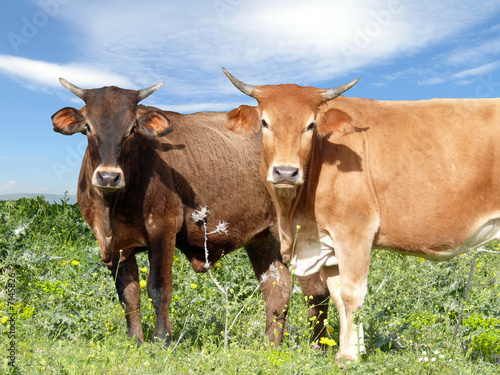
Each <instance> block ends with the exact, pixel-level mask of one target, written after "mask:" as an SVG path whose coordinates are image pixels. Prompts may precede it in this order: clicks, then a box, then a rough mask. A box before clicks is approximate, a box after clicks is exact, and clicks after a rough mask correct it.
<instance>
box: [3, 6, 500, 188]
mask: <svg viewBox="0 0 500 375" xmlns="http://www.w3.org/2000/svg"><path fill="white" fill-rule="evenodd" d="M499 16H500V2H499V1H498V0H492V1H481V0H473V1H468V0H462V1H459V0H456V1H438V0H421V1H403V0H381V1H379V0H350V1H334V0H321V1H319V0H310V1H300V0H286V1H284V0H277V1H269V0H268V1H265V0H253V1H244V0H210V1H201V0H198V1H190V0H184V1H178V2H174V1H161V0H141V1H132V0H120V1H119V0H110V1H103V0H86V1H79V0H4V1H2V3H1V5H0V130H1V136H0V194H11V193H40V194H43V193H47V194H49V193H55V194H61V193H64V192H65V191H68V192H69V193H70V194H75V193H76V185H77V178H78V172H79V169H80V162H81V158H82V156H83V152H84V149H85V147H86V138H85V136H83V135H81V134H75V135H74V136H71V137H68V136H63V135H60V134H57V133H54V132H53V131H52V124H51V121H50V116H51V115H52V114H53V113H55V112H56V111H58V110H59V109H60V108H63V107H66V106H73V107H76V108H80V107H82V106H83V102H82V101H81V100H80V99H78V98H76V97H75V96H74V95H72V94H71V93H70V92H69V91H67V90H66V89H64V88H63V87H62V86H61V85H60V84H59V81H58V78H59V77H64V78H66V79H67V80H69V81H70V82H72V83H74V84H76V85H78V86H80V87H83V88H94V87H101V86H105V85H116V86H120V87H123V88H133V89H140V88H143V87H145V86H149V85H152V84H155V83H157V82H159V81H164V82H165V85H164V86H163V87H162V88H161V89H160V90H158V91H157V92H156V93H155V94H153V95H152V96H150V97H149V98H148V99H146V100H145V101H144V103H145V104H149V105H155V106H158V107H160V108H162V109H167V110H176V111H179V112H182V113H190V112H196V111H203V110H217V111H219V110H221V111H222V110H230V109H232V108H234V107H236V106H238V105H240V104H243V103H245V104H255V101H253V99H251V98H248V97H246V96H245V95H243V94H241V93H240V92H238V91H237V90H236V89H235V88H234V87H233V86H232V84H231V83H230V82H229V81H228V80H227V78H226V77H225V76H224V74H223V73H222V71H221V67H223V66H224V67H226V68H227V69H228V70H229V71H230V72H231V73H232V74H233V75H235V76H236V77H238V78H239V79H241V80H242V81H245V82H247V83H250V84H253V85H259V84H277V83H297V84H301V85H306V86H316V87H324V88H327V87H332V86H337V85H340V84H343V83H346V82H348V81H351V80H352V79H354V78H358V77H359V78H360V79H361V80H360V82H359V83H358V84H357V85H356V86H355V87H354V88H353V89H351V90H350V91H349V92H348V93H347V95H349V96H357V97H366V98H372V99H381V100H399V99H401V100H417V99H430V98H435V97H450V98H455V97H467V98H475V97H478V98H479V97H499V96H500V95H499V92H500V59H499V57H500V17H499Z"/></svg>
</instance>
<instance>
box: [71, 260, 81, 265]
mask: <svg viewBox="0 0 500 375" xmlns="http://www.w3.org/2000/svg"><path fill="white" fill-rule="evenodd" d="M71 264H72V265H74V266H78V265H79V264H80V262H79V261H77V260H72V261H71Z"/></svg>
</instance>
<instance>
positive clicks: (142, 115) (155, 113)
mask: <svg viewBox="0 0 500 375" xmlns="http://www.w3.org/2000/svg"><path fill="white" fill-rule="evenodd" d="M136 116H137V123H138V124H139V126H138V129H137V131H138V132H139V133H142V134H144V135H145V136H147V137H149V138H154V137H163V136H164V135H167V134H168V133H170V132H171V131H172V129H171V128H170V120H169V119H168V118H167V116H165V115H164V114H163V113H162V112H161V111H159V110H146V109H142V108H137V112H136Z"/></svg>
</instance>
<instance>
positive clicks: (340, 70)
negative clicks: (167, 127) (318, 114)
mask: <svg viewBox="0 0 500 375" xmlns="http://www.w3.org/2000/svg"><path fill="white" fill-rule="evenodd" d="M89 3H90V4H89ZM97 4H99V5H98V8H99V11H98V12H96V11H95V8H96V6H97ZM127 4H130V2H127V1H117V0H115V1H110V2H101V1H99V2H97V1H87V2H85V4H83V3H75V4H73V3H71V4H70V5H69V6H67V7H64V8H62V9H61V16H62V17H63V18H64V19H65V20H66V22H67V23H68V25H69V26H70V27H72V28H73V29H74V30H75V32H76V33H78V34H80V36H81V37H82V43H81V48H82V51H85V52H84V53H85V54H86V55H88V56H89V57H92V58H93V59H94V61H97V62H99V63H100V64H104V65H106V64H109V65H110V66H112V67H114V68H116V71H122V72H125V71H126V72H128V74H129V77H130V78H131V79H132V80H134V81H136V82H145V83H146V81H147V83H151V81H152V77H161V79H162V80H165V81H166V82H167V83H169V84H170V86H171V87H173V88H174V89H175V90H177V89H179V90H181V91H180V92H179V94H180V95H193V93H194V94H198V93H200V91H199V89H197V87H196V85H194V87H193V85H192V84H191V85H190V84H188V82H197V83H199V84H200V86H202V87H206V88H208V89H207V91H208V92H220V90H221V89H222V90H227V91H228V92H229V90H230V86H229V85H227V84H224V85H222V83H221V82H223V81H224V79H225V78H224V77H223V75H222V73H221V72H220V67H221V66H225V67H226V68H228V69H229V70H230V71H231V72H233V73H234V74H235V75H236V76H238V77H241V76H243V78H242V79H244V80H247V81H249V83H252V84H260V83H278V82H292V81H293V82H297V83H305V82H307V83H309V84H311V83H315V82H320V81H324V80H329V79H331V78H333V77H336V76H340V75H345V74H348V73H351V74H352V73H354V71H356V70H357V69H360V68H363V67H366V66H369V65H370V64H377V63H380V62H383V61H388V60H391V59H395V58H399V57H401V56H402V55H407V54H411V53H414V52H416V51H419V50H421V49H422V48H425V47H427V46H431V45H436V44H438V43H440V42H442V41H443V40H445V39H446V38H449V37H450V36H453V35H455V34H456V33H457V32H459V31H460V30H465V29H467V28H469V27H471V26H473V25H476V24H477V23H478V22H480V21H481V20H483V19H485V18H487V17H488V16H490V15H491V14H492V12H493V11H494V10H495V9H498V6H497V5H496V4H495V2H494V1H486V2H484V3H482V4H481V6H480V7H479V6H477V2H475V1H471V0H469V1H462V2H460V3H459V4H457V3H456V2H454V1H441V2H435V1H431V0H428V1H420V2H418V3H417V2H413V3H408V2H404V1H401V0H399V1H398V0H391V1H387V0H370V1H368V0H352V1H348V2H332V1H326V0H316V1H309V2H307V4H305V3H304V2H303V1H299V0H287V1H284V0H279V1H274V2H269V1H265V0H258V1H253V2H243V1H239V0H216V1H214V2H202V1H198V2H178V3H175V5H174V4H172V3H165V2H164V1H159V0H154V1H148V2H143V3H142V4H141V7H136V6H127ZM89 19H91V20H92V22H88V20H89ZM111 19H112V20H113V22H110V20H111ZM228 87H229V89H228Z"/></svg>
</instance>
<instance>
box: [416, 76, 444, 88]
mask: <svg viewBox="0 0 500 375" xmlns="http://www.w3.org/2000/svg"><path fill="white" fill-rule="evenodd" d="M443 82H445V80H444V79H443V78H441V77H432V78H427V79H423V80H421V81H418V84H419V85H426V86H431V85H437V84H439V83H443Z"/></svg>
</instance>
